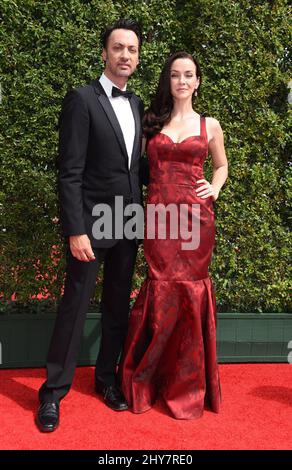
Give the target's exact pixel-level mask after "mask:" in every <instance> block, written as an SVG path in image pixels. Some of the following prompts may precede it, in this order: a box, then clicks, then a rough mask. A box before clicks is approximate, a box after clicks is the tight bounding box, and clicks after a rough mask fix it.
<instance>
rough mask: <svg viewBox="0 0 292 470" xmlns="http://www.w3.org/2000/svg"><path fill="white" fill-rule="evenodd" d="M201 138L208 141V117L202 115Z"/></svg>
mask: <svg viewBox="0 0 292 470" xmlns="http://www.w3.org/2000/svg"><path fill="white" fill-rule="evenodd" d="M200 121H201V137H204V138H205V139H207V140H208V136H207V129H206V117H205V116H202V115H201V118H200Z"/></svg>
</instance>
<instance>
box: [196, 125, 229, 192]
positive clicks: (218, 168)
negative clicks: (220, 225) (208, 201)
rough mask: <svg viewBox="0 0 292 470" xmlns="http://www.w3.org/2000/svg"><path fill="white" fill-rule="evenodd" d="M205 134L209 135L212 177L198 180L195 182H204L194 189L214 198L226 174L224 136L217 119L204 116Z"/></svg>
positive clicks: (226, 163) (226, 162)
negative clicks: (209, 180) (207, 179)
mask: <svg viewBox="0 0 292 470" xmlns="http://www.w3.org/2000/svg"><path fill="white" fill-rule="evenodd" d="M206 126H207V134H208V137H209V152H210V154H211V157H212V163H213V177H212V183H211V184H210V183H208V181H206V180H203V179H201V180H198V181H197V183H200V182H205V183H206V184H204V185H201V186H200V187H199V188H197V189H196V191H197V195H198V196H200V197H202V198H206V197H210V196H212V197H213V199H214V200H215V201H216V199H217V198H218V196H219V192H220V189H221V188H222V186H223V185H224V183H225V181H226V179H227V176H228V161H227V158H226V153H225V147H224V136H223V132H222V129H221V126H220V123H219V122H218V121H217V119H214V118H206Z"/></svg>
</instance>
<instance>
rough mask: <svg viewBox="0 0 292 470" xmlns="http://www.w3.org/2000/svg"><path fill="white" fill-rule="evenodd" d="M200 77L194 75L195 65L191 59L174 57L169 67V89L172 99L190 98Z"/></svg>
mask: <svg viewBox="0 0 292 470" xmlns="http://www.w3.org/2000/svg"><path fill="white" fill-rule="evenodd" d="M199 84H200V79H198V78H197V75H196V65H195V64H194V62H193V61H192V60H191V59H176V60H174V61H173V62H172V64H171V69H170V91H171V94H172V96H173V98H174V99H180V100H182V99H184V100H185V99H188V98H191V97H192V95H193V93H194V91H195V90H196V89H197V88H198V86H199Z"/></svg>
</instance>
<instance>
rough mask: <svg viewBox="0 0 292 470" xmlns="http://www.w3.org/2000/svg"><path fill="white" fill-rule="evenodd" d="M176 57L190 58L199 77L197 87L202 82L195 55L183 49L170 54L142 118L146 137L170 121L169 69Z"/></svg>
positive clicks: (171, 107) (171, 103)
mask: <svg viewBox="0 0 292 470" xmlns="http://www.w3.org/2000/svg"><path fill="white" fill-rule="evenodd" d="M176 59H190V60H191V61H192V62H194V64H195V66H196V75H197V78H199V79H200V84H199V86H198V89H199V88H200V85H201V83H202V74H201V68H200V65H199V63H198V61H197V59H196V58H195V57H193V56H192V55H191V54H188V53H187V52H184V51H180V52H175V53H174V54H172V55H171V56H170V57H169V58H168V59H167V61H166V63H165V65H164V67H163V69H162V72H161V75H160V78H159V83H158V87H157V90H156V93H155V95H154V98H153V99H152V101H151V105H150V107H149V109H148V110H147V111H146V112H145V115H144V118H143V133H144V135H145V136H146V137H147V138H151V137H153V136H154V135H155V134H158V133H159V132H160V131H161V129H162V128H163V126H164V125H165V124H167V123H168V122H169V121H170V118H171V112H172V109H173V97H172V95H171V92H170V71H171V66H172V63H173V62H174V61H175V60H176Z"/></svg>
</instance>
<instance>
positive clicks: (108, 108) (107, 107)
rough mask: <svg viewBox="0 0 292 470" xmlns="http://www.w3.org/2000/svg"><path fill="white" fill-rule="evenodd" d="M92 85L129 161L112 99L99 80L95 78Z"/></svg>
mask: <svg viewBox="0 0 292 470" xmlns="http://www.w3.org/2000/svg"><path fill="white" fill-rule="evenodd" d="M92 85H93V88H94V91H95V93H96V95H97V99H98V101H99V102H100V104H101V106H102V107H103V110H104V112H105V114H106V115H107V117H108V120H109V122H110V124H111V126H112V128H113V130H114V133H115V135H116V137H117V140H118V142H119V144H120V147H121V150H122V153H123V155H124V157H125V158H126V160H127V162H128V152H127V148H126V144H125V140H124V136H123V132H122V129H121V126H120V124H119V121H118V119H117V116H116V114H115V112H114V110H113V107H112V105H111V104H110V101H109V99H108V97H107V96H106V94H105V92H104V89H103V88H102V86H101V85H100V83H99V81H98V80H93V82H92ZM135 129H136V118H135ZM135 139H136V134H135Z"/></svg>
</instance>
